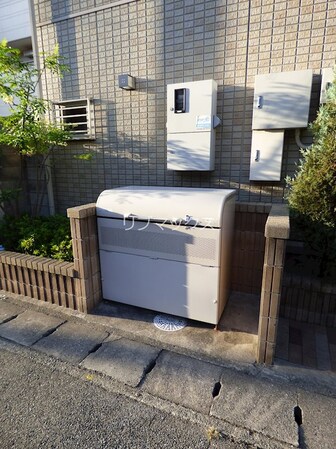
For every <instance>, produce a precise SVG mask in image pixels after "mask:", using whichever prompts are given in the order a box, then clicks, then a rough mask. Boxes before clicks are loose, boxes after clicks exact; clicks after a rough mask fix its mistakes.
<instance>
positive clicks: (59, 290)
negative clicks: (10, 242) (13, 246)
mask: <svg viewBox="0 0 336 449" xmlns="http://www.w3.org/2000/svg"><path fill="white" fill-rule="evenodd" d="M75 276H76V272H75V268H74V263H72V262H59V261H57V260H53V259H47V258H45V257H34V256H26V255H24V254H19V253H13V252H9V251H1V252H0V288H1V289H2V290H5V291H8V292H11V293H16V294H19V295H24V296H29V297H31V298H35V299H39V300H41V301H47V302H50V303H52V304H57V305H60V306H64V307H69V308H71V309H75V310H81V306H80V304H79V303H78V297H77V295H76V288H75Z"/></svg>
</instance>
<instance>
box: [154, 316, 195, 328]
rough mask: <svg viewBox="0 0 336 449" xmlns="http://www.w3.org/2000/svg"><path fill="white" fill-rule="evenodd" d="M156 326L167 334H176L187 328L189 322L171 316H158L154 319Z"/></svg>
mask: <svg viewBox="0 0 336 449" xmlns="http://www.w3.org/2000/svg"><path fill="white" fill-rule="evenodd" d="M153 322H154V326H155V327H157V328H158V329H160V330H162V331H166V332H175V331H179V330H181V329H183V328H184V327H186V325H187V322H186V320H184V319H183V318H177V317H175V316H169V315H156V316H155V317H154V319H153Z"/></svg>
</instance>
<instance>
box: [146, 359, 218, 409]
mask: <svg viewBox="0 0 336 449" xmlns="http://www.w3.org/2000/svg"><path fill="white" fill-rule="evenodd" d="M221 373H222V368H220V367H219V366H217V365H213V364H211V363H206V362H202V361H201V360H197V359H194V358H191V357H186V356H183V355H180V354H176V353H174V352H169V351H163V352H162V353H161V354H160V356H159V357H158V359H157V361H156V365H155V368H154V369H153V371H151V372H150V373H149V374H148V375H147V376H146V379H145V381H144V383H143V385H142V388H143V389H144V390H145V391H147V392H149V393H151V394H153V395H155V396H159V397H161V398H163V399H167V400H169V401H172V402H175V403H176V404H180V405H183V406H185V407H188V408H191V409H193V410H195V411H198V412H201V413H205V414H208V413H209V410H210V407H211V403H212V401H213V396H212V392H213V389H214V386H215V384H216V383H217V382H219V380H220V377H221Z"/></svg>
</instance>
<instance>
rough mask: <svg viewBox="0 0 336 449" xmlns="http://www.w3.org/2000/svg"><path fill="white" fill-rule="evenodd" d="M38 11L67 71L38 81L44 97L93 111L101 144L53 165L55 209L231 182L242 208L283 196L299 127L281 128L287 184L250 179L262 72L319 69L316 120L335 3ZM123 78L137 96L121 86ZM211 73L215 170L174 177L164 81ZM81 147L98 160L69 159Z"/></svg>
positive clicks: (97, 5) (93, 4) (65, 153)
mask: <svg viewBox="0 0 336 449" xmlns="http://www.w3.org/2000/svg"><path fill="white" fill-rule="evenodd" d="M35 16H36V17H35V19H36V26H37V39H38V47H39V48H38V50H39V51H40V52H50V51H52V49H53V47H54V46H55V44H56V43H58V44H59V47H60V53H61V55H63V56H65V58H66V60H67V62H68V64H69V65H70V68H71V72H70V73H69V74H66V75H65V76H64V78H63V79H62V80H61V81H59V80H57V79H52V78H48V79H47V80H43V90H44V96H45V97H47V98H49V99H51V100H71V99H77V98H85V97H92V98H93V99H94V105H95V128H96V140H94V141H91V142H86V143H85V142H84V145H83V144H81V143H71V144H70V145H69V146H68V147H67V148H65V149H62V150H59V151H58V157H57V158H55V159H54V191H55V202H56V206H57V209H58V211H59V212H64V210H65V209H66V208H67V207H70V206H73V205H78V204H83V203H88V202H92V201H95V200H96V199H97V196H98V195H99V193H100V192H101V191H102V190H103V189H106V188H112V187H116V186H123V185H132V184H133V185H160V186H164V185H165V186H185V187H215V188H229V187H230V188H236V189H237V190H238V200H239V201H253V202H282V201H283V196H284V186H285V182H284V178H285V176H286V175H292V174H293V173H294V171H295V167H296V165H295V164H296V163H297V161H298V159H299V157H300V153H299V149H298V147H297V145H296V144H295V140H294V130H288V131H286V132H285V145H284V154H283V164H282V181H280V182H272V183H270V182H254V183H252V182H250V181H249V166H250V152H251V136H252V131H251V125H252V103H253V89H254V80H255V75H256V74H263V73H270V72H281V71H292V70H304V69H313V73H314V78H313V91H312V99H311V116H310V120H313V119H314V114H315V112H316V109H317V108H318V98H319V91H320V73H321V68H324V67H333V65H334V60H335V55H336V51H335V50H336V2H335V1H334V0H287V1H282V0H249V1H245V0H239V1H238V0H231V1H230V0H227V1H225V0H217V1H216V0H195V1H191V0H180V1H174V0H165V1H164V0H133V1H128V0H121V1H118V0H115V1H111V0H110V1H108V0H86V1H80V0H69V1H59V0H35ZM125 73H129V74H130V75H132V76H134V77H135V78H136V90H135V91H124V90H122V89H120V88H119V87H118V75H120V74H125ZM210 78H213V79H214V80H215V81H216V82H217V84H218V97H217V101H218V107H217V115H218V116H219V117H220V118H221V119H222V125H221V126H220V127H219V128H218V129H217V131H216V152H215V170H214V171H212V172H176V171H168V170H167V169H166V85H167V84H170V83H176V82H182V81H196V80H203V79H210ZM306 134H307V133H306ZM304 135H305V133H303V136H304ZM306 139H307V140H305V137H303V139H302V140H304V141H306V142H309V136H307V137H306ZM83 151H84V152H90V151H93V153H94V158H93V159H92V160H91V161H84V160H80V159H75V158H74V157H73V156H74V155H76V154H82V153H83Z"/></svg>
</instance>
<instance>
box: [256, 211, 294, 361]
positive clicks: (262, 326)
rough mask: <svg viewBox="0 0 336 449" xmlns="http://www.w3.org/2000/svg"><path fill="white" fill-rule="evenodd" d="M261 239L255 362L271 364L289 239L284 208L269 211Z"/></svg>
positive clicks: (287, 217)
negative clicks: (262, 250) (259, 299)
mask: <svg viewBox="0 0 336 449" xmlns="http://www.w3.org/2000/svg"><path fill="white" fill-rule="evenodd" d="M265 237H266V242H265V258H264V268H263V279H262V287H261V302H260V313H259V330H258V349H257V362H258V363H266V364H272V363H273V359H274V353H275V345H276V337H277V329H278V320H279V309H280V300H281V285H282V276H283V270H284V261H285V252H286V240H287V239H288V238H289V216H288V210H287V207H286V206H282V205H276V206H273V207H272V209H271V212H270V215H269V217H268V219H267V222H266V227H265Z"/></svg>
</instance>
